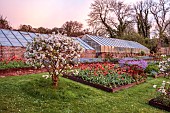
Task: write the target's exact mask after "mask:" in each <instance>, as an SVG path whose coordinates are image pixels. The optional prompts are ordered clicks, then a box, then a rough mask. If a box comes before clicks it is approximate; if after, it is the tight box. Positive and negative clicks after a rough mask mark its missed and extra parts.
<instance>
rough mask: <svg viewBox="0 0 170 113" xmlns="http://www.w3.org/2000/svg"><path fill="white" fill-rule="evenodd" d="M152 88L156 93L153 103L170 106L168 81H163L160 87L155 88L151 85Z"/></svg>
mask: <svg viewBox="0 0 170 113" xmlns="http://www.w3.org/2000/svg"><path fill="white" fill-rule="evenodd" d="M153 87H154V88H156V91H157V97H156V98H155V101H158V102H159V103H162V104H164V105H166V106H170V81H169V82H166V81H163V82H162V85H161V86H160V87H157V85H153Z"/></svg>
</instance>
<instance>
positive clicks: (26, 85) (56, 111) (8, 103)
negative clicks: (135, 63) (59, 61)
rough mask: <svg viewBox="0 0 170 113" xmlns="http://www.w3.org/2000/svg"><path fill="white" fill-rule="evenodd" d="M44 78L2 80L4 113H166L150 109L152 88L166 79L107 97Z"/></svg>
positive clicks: (0, 91)
mask: <svg viewBox="0 0 170 113" xmlns="http://www.w3.org/2000/svg"><path fill="white" fill-rule="evenodd" d="M42 75H43V74H34V75H26V76H13V77H5V78H0V112H1V113H11V112H12V113H18V112H21V113H34V112H35V113H125V112H126V113H164V112H165V111H163V110H159V109H157V108H154V107H151V106H149V105H148V101H149V100H150V99H151V98H153V97H154V93H155V89H154V88H153V87H152V86H153V84H161V82H162V80H167V79H165V78H158V79H153V78H148V80H147V82H146V83H143V84H140V85H137V86H134V87H132V88H129V89H125V90H122V91H118V92H116V93H108V92H105V91H102V90H98V89H95V88H92V87H90V86H86V85H83V84H80V83H77V82H74V81H71V80H68V79H65V78H62V77H60V82H59V87H58V89H57V90H56V89H53V87H52V86H51V79H45V78H42Z"/></svg>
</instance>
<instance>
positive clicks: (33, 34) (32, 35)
mask: <svg viewBox="0 0 170 113" xmlns="http://www.w3.org/2000/svg"><path fill="white" fill-rule="evenodd" d="M28 34H29V35H30V36H31V37H32V38H35V37H37V35H36V34H35V33H30V32H28Z"/></svg>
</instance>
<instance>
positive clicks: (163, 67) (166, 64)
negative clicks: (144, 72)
mask: <svg viewBox="0 0 170 113" xmlns="http://www.w3.org/2000/svg"><path fill="white" fill-rule="evenodd" d="M159 68H160V71H161V72H166V71H168V69H169V68H170V58H165V59H164V60H163V61H160V62H159Z"/></svg>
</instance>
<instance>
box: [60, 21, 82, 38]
mask: <svg viewBox="0 0 170 113" xmlns="http://www.w3.org/2000/svg"><path fill="white" fill-rule="evenodd" d="M61 28H63V30H64V32H65V33H66V34H67V36H78V35H81V34H82V28H83V24H82V23H80V22H77V21H67V22H65V23H64V24H63V25H62V27H61Z"/></svg>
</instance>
